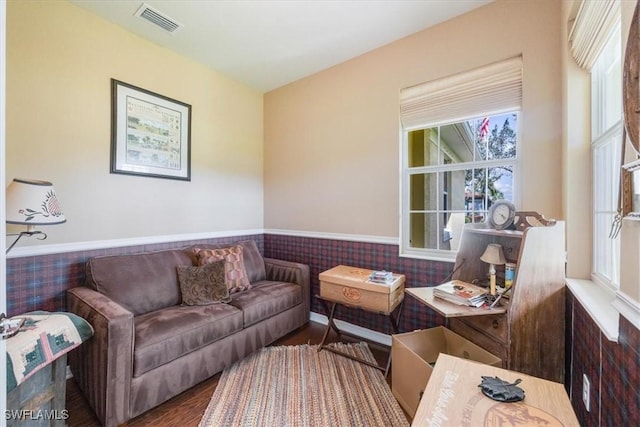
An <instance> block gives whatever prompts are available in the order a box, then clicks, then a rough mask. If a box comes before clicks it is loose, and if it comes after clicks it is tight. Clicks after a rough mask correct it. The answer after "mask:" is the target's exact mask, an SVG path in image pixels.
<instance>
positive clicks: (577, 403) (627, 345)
mask: <svg viewBox="0 0 640 427" xmlns="http://www.w3.org/2000/svg"><path fill="white" fill-rule="evenodd" d="M569 305H570V307H571V308H572V318H573V325H572V328H571V341H572V345H571V347H570V348H571V350H572V351H571V353H572V363H571V378H572V379H571V403H572V405H573V408H574V409H575V411H576V415H577V416H578V420H579V421H580V425H582V426H599V427H604V426H606V427H618V426H632V425H633V426H638V425H640V331H639V330H638V329H637V328H636V327H635V326H633V325H632V324H631V322H629V321H628V320H627V319H625V318H624V317H622V316H620V328H619V336H618V342H617V343H615V342H611V341H609V340H608V339H607V337H606V336H604V335H603V334H602V332H601V331H600V328H599V327H598V325H596V323H595V322H594V321H593V320H592V319H591V317H590V316H589V314H588V313H587V311H586V310H585V309H584V308H583V307H582V305H581V304H580V303H579V302H578V301H577V300H576V299H575V298H574V297H573V295H571V294H570V293H569ZM583 374H586V375H587V376H588V377H589V381H590V382H591V399H590V405H591V408H590V411H589V412H587V410H586V409H585V407H584V404H583V403H582V375H583Z"/></svg>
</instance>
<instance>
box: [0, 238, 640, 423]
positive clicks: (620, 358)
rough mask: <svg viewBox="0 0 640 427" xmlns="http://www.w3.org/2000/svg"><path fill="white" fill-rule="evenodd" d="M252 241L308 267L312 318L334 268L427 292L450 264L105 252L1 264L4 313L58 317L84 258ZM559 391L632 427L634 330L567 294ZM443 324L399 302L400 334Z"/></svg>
mask: <svg viewBox="0 0 640 427" xmlns="http://www.w3.org/2000/svg"><path fill="white" fill-rule="evenodd" d="M245 239H253V240H255V241H256V243H257V244H258V248H259V249H260V250H261V251H262V253H263V254H264V255H265V256H266V257H270V258H278V259H283V260H288V261H295V262H300V263H304V264H308V265H309V267H310V269H311V286H312V290H311V293H312V301H311V309H312V311H314V312H316V313H320V314H326V313H324V309H323V306H322V304H320V302H319V301H318V300H317V299H316V298H314V297H313V295H316V294H318V293H319V291H320V284H319V281H318V274H319V273H320V272H322V271H324V270H327V269H329V268H332V267H334V266H336V265H339V264H344V265H353V266H357V267H363V268H369V269H386V270H391V271H394V272H397V273H402V274H404V275H405V276H406V279H407V281H406V286H407V287H419V286H433V285H436V284H438V283H441V282H442V281H443V280H444V279H445V278H446V277H447V276H448V275H449V273H450V272H451V270H452V268H453V264H452V263H445V262H437V261H427V260H418V259H411V258H401V257H399V256H398V246H397V245H393V244H382V243H369V242H356V241H347V240H335V239H325V238H316V237H301V236H288V235H279V234H264V235H263V234H257V235H250V236H246V235H245V236H231V237H222V238H213V239H206V240H193V241H180V242H169V243H159V244H151V245H139V246H126V247H119V248H110V249H96V250H88V251H77V252H66V253H59V254H52V255H42V256H28V257H21V258H9V259H7V314H8V315H9V316H14V315H17V314H20V313H24V312H27V311H33V310H47V311H56V310H65V292H66V290H67V289H69V288H72V287H76V286H80V285H81V284H82V283H83V282H84V280H85V273H84V266H85V262H86V261H87V259H89V258H90V257H93V256H99V255H118V254H127V253H140V252H145V251H154V250H161V249H170V248H180V247H187V246H191V245H196V244H198V243H214V244H218V243H233V242H236V241H239V240H245ZM567 297H568V298H567V309H568V310H567V333H568V334H567V340H566V343H567V371H568V372H567V376H566V377H567V388H569V389H570V393H571V401H572V404H573V407H574V409H575V411H576V414H577V415H578V419H579V420H580V424H581V425H583V426H612V427H613V426H616V427H617V426H621V425H640V409H639V408H640V331H638V329H637V328H636V327H635V326H634V325H633V324H631V322H629V321H627V320H626V319H625V318H623V317H621V318H620V333H619V342H618V343H612V342H610V341H608V340H607V339H606V337H604V336H603V335H602V333H601V332H600V329H599V328H598V326H597V325H596V324H595V322H593V320H592V319H591V318H590V317H589V315H588V314H587V312H586V311H585V310H584V308H583V307H582V306H581V305H580V303H579V302H578V301H577V300H576V299H575V298H574V297H573V296H572V295H571V293H570V292H567ZM336 317H337V318H339V319H342V320H345V321H347V322H350V323H353V324H355V325H359V326H362V327H365V328H369V329H371V330H375V331H379V332H382V333H387V334H389V333H391V331H390V327H389V325H388V322H387V320H386V319H384V318H382V316H377V315H375V314H371V313H368V312H365V311H363V310H356V309H348V308H342V309H341V310H340V311H339V312H338V313H337V316H336ZM443 324H444V318H442V317H441V316H440V315H438V314H437V313H435V312H433V311H432V310H430V309H428V308H426V307H424V306H422V305H420V304H418V303H417V302H415V301H414V300H413V299H412V298H405V303H404V306H403V312H402V322H401V330H402V331H411V330H414V329H421V328H431V327H434V326H438V325H443ZM583 373H586V374H587V375H588V376H589V379H590V381H591V411H590V412H587V411H586V410H585V409H584V405H583V403H582V374H583Z"/></svg>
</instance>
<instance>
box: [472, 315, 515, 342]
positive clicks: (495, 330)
mask: <svg viewBox="0 0 640 427" xmlns="http://www.w3.org/2000/svg"><path fill="white" fill-rule="evenodd" d="M460 320H461V321H462V322H464V323H466V324H467V325H468V326H469V327H471V328H473V329H476V330H477V331H478V332H481V333H483V334H485V335H487V336H488V337H490V338H493V339H495V340H497V341H500V342H501V343H502V344H507V342H508V334H509V331H508V325H507V317H506V316H505V315H502V314H496V315H489V316H469V317H465V318H464V319H460Z"/></svg>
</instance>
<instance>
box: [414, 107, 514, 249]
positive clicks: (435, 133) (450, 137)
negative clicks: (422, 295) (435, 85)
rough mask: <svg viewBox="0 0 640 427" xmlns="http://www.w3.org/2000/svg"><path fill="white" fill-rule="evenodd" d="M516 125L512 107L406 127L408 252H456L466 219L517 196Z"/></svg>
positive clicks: (478, 216)
mask: <svg viewBox="0 0 640 427" xmlns="http://www.w3.org/2000/svg"><path fill="white" fill-rule="evenodd" d="M483 124H484V126H483ZM517 125H518V114H517V112H512V113H507V114H500V115H494V116H489V117H486V118H482V117H478V118H475V119H471V120H465V121H462V122H457V123H452V124H447V125H440V126H432V127H429V128H425V129H417V130H413V131H408V132H406V135H405V139H406V142H405V147H406V149H405V150H404V156H403V157H404V159H405V161H406V165H407V167H406V168H404V177H403V183H404V184H405V187H406V193H407V194H406V200H405V203H406V205H404V206H403V208H405V209H403V211H404V214H405V218H404V223H405V224H406V225H407V227H405V229H404V230H403V231H404V232H405V233H406V234H405V239H403V240H404V241H405V242H406V246H405V248H404V249H405V253H406V254H413V255H423V256H429V255H431V256H434V255H435V256H436V257H442V258H448V257H449V256H451V257H454V256H455V253H456V251H457V249H458V242H459V240H460V233H461V232H462V227H463V225H464V224H465V223H470V222H483V221H484V219H485V215H486V213H487V211H488V209H489V208H490V207H491V204H492V203H493V202H495V201H496V200H499V199H508V200H513V199H514V197H513V196H514V191H513V189H514V169H515V166H516V146H517Z"/></svg>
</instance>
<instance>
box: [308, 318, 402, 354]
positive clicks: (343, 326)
mask: <svg viewBox="0 0 640 427" xmlns="http://www.w3.org/2000/svg"><path fill="white" fill-rule="evenodd" d="M309 319H310V320H311V321H312V322H316V323H320V324H323V325H328V324H329V319H328V318H327V316H325V315H324V314H319V313H314V312H313V311H312V312H311V316H310V318H309ZM334 322H335V323H336V325H337V326H338V328H339V329H340V330H343V331H345V332H347V333H349V334H351V335H355V336H357V337H360V338H364V339H366V340H369V341H373V342H376V343H378V344H382V345H386V346H391V335H387V334H383V333H382V332H378V331H372V330H371V329H367V328H363V327H362V326H358V325H354V324H353V323H349V322H345V321H344V320H339V319H334Z"/></svg>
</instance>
